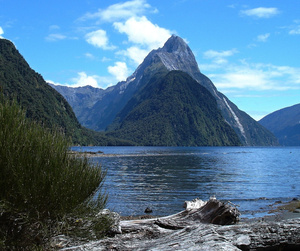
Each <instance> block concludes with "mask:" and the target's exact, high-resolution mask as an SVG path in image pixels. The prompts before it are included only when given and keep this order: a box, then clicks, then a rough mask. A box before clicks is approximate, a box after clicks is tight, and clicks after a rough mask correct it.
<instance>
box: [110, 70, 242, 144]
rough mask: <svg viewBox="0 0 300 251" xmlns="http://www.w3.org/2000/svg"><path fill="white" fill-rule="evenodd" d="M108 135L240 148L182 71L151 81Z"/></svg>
mask: <svg viewBox="0 0 300 251" xmlns="http://www.w3.org/2000/svg"><path fill="white" fill-rule="evenodd" d="M107 134H108V135H111V136H114V137H120V138H122V137H123V138H124V139H127V140H133V141H134V142H136V143H137V144H138V145H149V146H153V145H155V146H236V145H240V140H239V138H238V137H237V135H236V133H235V132H234V130H233V129H232V128H231V127H230V126H229V125H228V124H227V123H226V122H225V121H224V119H223V117H222V115H221V112H220V110H219V109H218V107H217V102H216V100H215V99H214V97H213V96H212V95H211V94H210V92H209V91H208V90H207V89H206V88H205V87H203V86H201V85H199V84H198V82H197V81H196V80H194V79H193V78H192V77H191V76H189V75H188V74H187V73H185V72H182V71H170V72H169V73H168V74H167V75H164V76H162V77H159V78H155V79H154V80H152V79H151V80H150V81H149V83H148V84H147V85H146V86H145V87H144V88H142V90H141V91H138V92H137V93H136V94H135V95H134V96H133V98H131V99H130V100H129V102H128V103H127V104H126V105H125V107H124V108H123V109H122V110H121V112H120V113H118V115H117V117H116V119H115V121H114V123H113V124H111V126H109V128H108V132H107Z"/></svg>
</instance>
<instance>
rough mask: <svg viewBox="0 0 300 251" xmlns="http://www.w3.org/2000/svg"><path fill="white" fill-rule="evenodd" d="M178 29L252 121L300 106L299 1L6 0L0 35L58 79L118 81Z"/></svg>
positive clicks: (1, 2)
mask: <svg viewBox="0 0 300 251" xmlns="http://www.w3.org/2000/svg"><path fill="white" fill-rule="evenodd" d="M172 34H176V35H178V36H180V37H182V38H183V39H185V40H186V41H187V42H188V44H189V46H190V48H191V49H192V51H193V52H194V54H195V57H196V60H197V62H198V64H199V68H200V71H201V72H202V73H203V74H205V75H207V76H208V77H209V78H210V79H211V80H212V81H213V83H214V84H215V85H216V87H217V88H218V90H219V91H221V92H222V93H224V94H225V95H226V96H227V97H228V98H229V99H230V100H231V101H233V102H234V103H235V104H236V105H237V106H238V107H239V108H240V109H241V110H243V111H245V112H247V113H248V114H249V115H251V116H252V117H253V118H254V119H260V118H262V117H263V116H265V115H267V114H269V113H271V112H273V111H275V110H278V109H281V108H283V107H287V106H291V105H294V104H297V103H300V48H299V45H300V1H299V0H277V1H274V0H272V1H270V0H264V1H261V0H260V1H258V0H245V1H243V0H226V1H222V0H172V1H171V0H164V1H162V0H129V1H115V0H111V1H100V0H78V1H74V0H72V1H70V0H59V1H58V0H51V1H49V0H44V1H38V0H31V1H23V0H9V1H8V0H0V37H2V38H6V39H9V40H11V41H12V42H13V43H14V44H15V45H16V47H17V49H18V50H19V51H20V53H21V54H22V55H23V56H24V58H25V59H26V60H27V62H28V63H29V65H30V66H31V67H32V68H33V69H34V70H35V71H37V72H39V73H40V74H41V75H42V76H43V77H44V78H45V80H46V81H49V82H52V83H56V84H61V85H69V86H82V85H87V84H89V85H92V86H97V87H101V88H107V87H108V86H110V85H115V84H116V83H117V82H118V81H120V80H125V79H126V78H127V77H128V76H129V75H131V74H132V73H133V72H134V70H135V69H136V67H137V66H138V65H139V64H140V63H141V62H142V60H143V58H144V57H145V56H146V55H147V54H148V53H149V52H150V51H151V50H152V49H157V48H158V47H162V46H163V44H164V42H165V41H166V40H167V39H168V38H169V37H170V36H171V35H172Z"/></svg>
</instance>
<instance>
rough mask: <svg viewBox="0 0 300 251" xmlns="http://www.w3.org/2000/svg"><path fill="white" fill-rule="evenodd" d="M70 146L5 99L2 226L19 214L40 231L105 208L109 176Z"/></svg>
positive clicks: (0, 139)
mask: <svg viewBox="0 0 300 251" xmlns="http://www.w3.org/2000/svg"><path fill="white" fill-rule="evenodd" d="M70 142H71V141H70V140H69V139H67V138H66V137H65V136H64V135H63V134H62V133H61V132H60V131H59V130H55V131H51V130H49V129H46V128H44V127H43V126H42V125H40V124H38V123H36V122H31V121H29V120H28V119H27V118H26V116H25V111H24V110H22V109H21V108H20V107H19V105H18V104H17V103H16V102H15V101H8V100H4V98H3V97H2V99H1V100H0V174H1V178H0V205H1V206H0V209H1V210H0V220H1V222H2V223H1V224H9V223H8V222H9V219H10V218H11V216H12V215H18V216H19V219H20V221H22V222H21V223H22V224H23V225H24V226H25V225H26V226H28V225H30V226H35V227H36V228H39V227H40V225H42V224H44V223H45V222H47V221H49V220H54V219H60V218H62V217H64V216H65V215H66V214H70V213H74V212H76V210H78V211H80V212H81V213H82V212H84V213H89V212H92V211H93V210H99V209H102V208H104V207H105V205H106V201H107V194H105V193H103V192H102V190H101V188H102V185H103V182H104V179H105V175H106V173H105V172H104V171H103V170H102V169H101V167H100V166H99V165H92V164H91V163H90V162H89V161H88V159H87V158H86V157H82V158H78V157H76V156H73V155H70V154H68V150H69V146H70ZM38 222H42V223H41V224H39V223H38ZM1 224H0V225H1ZM22 224H21V225H22ZM34 224H36V225H34ZM1 229H5V228H2V226H1ZM20 231H21V230H20ZM4 232H5V231H4V230H3V231H2V230H1V231H0V234H1V236H0V237H1V238H0V247H1V245H3V243H5V242H6V239H7V235H6V233H4ZM18 234H20V233H18Z"/></svg>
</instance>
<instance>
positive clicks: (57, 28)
mask: <svg viewBox="0 0 300 251" xmlns="http://www.w3.org/2000/svg"><path fill="white" fill-rule="evenodd" d="M59 29H60V27H59V26H58V25H56V24H54V25H50V26H49V30H59Z"/></svg>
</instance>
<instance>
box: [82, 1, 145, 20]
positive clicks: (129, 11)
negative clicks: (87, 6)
mask: <svg viewBox="0 0 300 251" xmlns="http://www.w3.org/2000/svg"><path fill="white" fill-rule="evenodd" d="M150 8H151V6H150V5H149V4H148V3H147V1H146V0H132V1H127V2H123V3H117V4H113V5H110V6H109V7H108V8H106V9H103V10H102V9H99V10H98V11H97V12H96V13H87V14H86V15H85V16H83V17H82V19H83V20H85V19H98V20H99V21H102V22H115V21H118V20H123V19H128V18H130V17H134V16H141V15H143V14H144V13H145V11H146V10H147V9H150Z"/></svg>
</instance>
